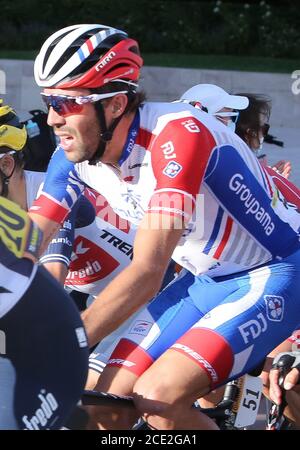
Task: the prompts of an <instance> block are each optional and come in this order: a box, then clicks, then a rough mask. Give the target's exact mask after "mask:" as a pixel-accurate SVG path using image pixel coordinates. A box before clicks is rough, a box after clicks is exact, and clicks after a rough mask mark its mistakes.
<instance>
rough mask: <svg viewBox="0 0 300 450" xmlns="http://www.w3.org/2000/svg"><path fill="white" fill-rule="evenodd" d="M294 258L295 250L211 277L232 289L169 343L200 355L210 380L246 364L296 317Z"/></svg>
mask: <svg viewBox="0 0 300 450" xmlns="http://www.w3.org/2000/svg"><path fill="white" fill-rule="evenodd" d="M299 262H300V252H297V254H294V255H292V256H291V257H288V258H286V259H285V260H284V261H281V262H278V263H270V264H269V265H265V266H263V267H260V268H258V269H254V270H250V271H248V272H244V273H243V274H236V275H235V276H232V277H222V278H220V279H218V280H216V281H217V283H218V284H219V285H222V286H223V287H224V288H225V289H229V291H230V287H231V286H232V287H233V288H234V290H233V292H232V293H231V294H229V295H228V296H227V297H226V299H225V300H224V301H223V302H222V303H221V304H219V305H217V306H215V307H214V308H213V309H212V310H210V311H209V312H208V313H207V314H206V315H205V316H204V317H203V318H201V319H200V320H199V321H198V323H196V324H195V325H194V326H193V327H192V329H191V330H189V331H188V332H187V333H186V334H185V335H184V336H182V337H181V338H180V339H179V340H178V342H177V343H176V344H175V345H173V346H172V348H173V349H175V350H178V351H181V352H185V353H186V354H187V350H186V349H192V350H193V351H194V352H195V355H201V358H203V359H204V360H205V364H206V365H207V370H210V371H211V379H212V385H213V386H216V385H219V384H223V383H224V382H226V381H228V380H230V379H233V378H237V377H238V376H240V375H242V374H244V373H246V372H248V371H250V370H252V369H253V368H254V367H255V366H256V365H257V364H258V363H260V362H261V361H262V359H263V358H264V357H265V356H266V355H267V354H268V353H269V352H270V351H271V350H272V349H273V348H274V347H276V346H277V345H278V344H279V343H280V342H282V341H283V340H284V339H286V338H287V337H288V336H289V335H290V334H291V332H292V331H293V330H294V329H295V327H296V326H297V324H298V322H299V316H300V306H299V301H298V300H299V298H298V296H299V288H300V271H299ZM207 342H210V343H211V345H209V346H208V345H207ZM188 356H189V357H192V353H191V352H190V353H189V355H188ZM198 363H199V364H200V365H202V366H203V363H202V364H201V363H200V362H199V361H198Z"/></svg>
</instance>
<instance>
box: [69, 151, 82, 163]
mask: <svg viewBox="0 0 300 450" xmlns="http://www.w3.org/2000/svg"><path fill="white" fill-rule="evenodd" d="M64 152H65V156H66V158H67V160H68V161H71V162H73V163H81V162H83V161H86V160H87V159H88V156H83V155H78V154H77V153H76V152H74V151H66V150H64Z"/></svg>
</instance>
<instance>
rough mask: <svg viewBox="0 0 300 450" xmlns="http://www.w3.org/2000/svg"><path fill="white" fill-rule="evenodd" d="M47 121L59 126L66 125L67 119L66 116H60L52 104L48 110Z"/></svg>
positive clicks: (51, 124)
mask: <svg viewBox="0 0 300 450" xmlns="http://www.w3.org/2000/svg"><path fill="white" fill-rule="evenodd" d="M47 123H48V125H49V126H50V127H54V126H55V127H59V126H62V125H65V123H66V121H65V118H64V117H63V116H60V115H59V114H58V113H57V112H56V111H55V110H54V109H53V108H52V106H51V107H50V108H49V111H48V119H47Z"/></svg>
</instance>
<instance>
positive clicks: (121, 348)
mask: <svg viewBox="0 0 300 450" xmlns="http://www.w3.org/2000/svg"><path fill="white" fill-rule="evenodd" d="M62 49H63V50H62ZM141 66H142V59H141V57H140V56H139V52H138V45H137V43H136V42H135V41H134V40H132V39H130V38H129V37H128V36H127V34H126V33H125V32H123V31H120V30H117V29H114V28H111V27H107V26H103V25H74V26H70V27H67V28H65V29H63V30H59V31H58V32H56V33H54V35H52V36H50V37H49V38H48V39H47V40H46V41H45V43H44V45H43V47H42V48H41V51H40V53H39V55H38V56H37V59H36V61H35V77H36V81H37V83H38V84H39V85H40V86H41V87H43V88H44V91H43V93H42V97H43V99H44V100H45V102H46V104H47V105H48V107H49V115H48V123H49V125H51V126H53V128H54V131H55V133H56V134H57V135H58V136H59V137H60V139H61V142H60V149H59V150H58V151H56V153H55V154H54V156H53V158H52V160H51V161H50V164H49V168H48V173H47V177H46V181H45V184H44V187H43V192H42V193H41V195H40V197H39V198H38V200H37V201H36V202H35V203H34V205H33V207H32V208H31V217H32V218H33V219H34V220H35V221H36V222H37V223H38V224H39V225H40V226H41V229H42V230H44V231H45V234H46V239H45V241H46V240H47V236H48V237H49V235H51V233H53V232H54V231H55V230H56V229H57V228H58V227H59V222H61V221H62V220H63V218H64V216H65V215H66V214H67V213H68V212H69V210H70V208H72V205H73V203H74V202H75V200H76V198H77V197H78V195H80V193H81V192H82V190H83V188H84V185H85V184H87V185H89V186H90V187H92V188H94V189H96V190H97V191H98V192H100V193H101V194H102V195H104V196H105V198H107V201H108V202H109V204H110V206H111V207H112V208H113V209H114V210H115V211H116V212H117V213H118V214H119V215H120V216H121V217H123V218H126V219H128V220H130V221H132V222H133V223H135V224H137V225H139V229H138V231H137V235H136V238H135V242H134V252H133V259H132V262H131V263H130V265H129V266H128V267H127V268H126V269H124V270H123V271H122V272H121V273H120V274H119V275H118V276H117V277H115V278H114V280H113V281H112V282H111V283H110V284H109V285H108V286H107V288H106V289H104V290H103V291H102V292H101V294H99V296H98V297H97V299H96V300H95V301H94V302H93V304H92V305H91V306H90V307H89V308H88V309H87V310H86V311H85V312H84V314H83V317H84V321H85V326H86V329H87V333H88V337H89V342H90V345H93V344H94V343H95V342H97V341H99V340H101V339H102V338H103V337H104V336H105V335H107V334H109V333H110V332H111V331H112V330H113V329H114V328H116V327H117V326H118V325H119V324H120V323H122V322H123V321H124V320H126V318H127V317H129V315H131V314H132V313H133V312H134V311H135V310H137V309H138V308H139V307H140V306H141V305H143V304H145V303H147V302H148V300H149V299H150V298H152V297H153V296H154V295H155V294H156V292H157V291H158V289H159V286H160V284H161V280H162V278H163V275H164V272H165V270H166V267H167V264H168V261H169V258H170V257H171V255H172V257H173V258H174V259H175V260H176V261H177V262H178V263H179V264H181V265H182V266H183V267H184V268H185V269H186V271H185V272H183V273H181V275H180V276H178V277H177V278H176V280H175V281H174V282H173V283H171V284H170V285H169V286H168V287H167V288H166V289H165V290H164V291H162V293H161V294H159V295H158V296H157V297H156V298H155V299H154V300H153V301H152V302H151V303H150V305H149V306H148V307H147V308H145V310H144V311H143V313H142V314H141V316H140V318H138V319H137V320H136V322H135V323H134V325H133V326H132V328H131V329H130V330H129V331H128V334H127V335H126V336H125V338H123V339H121V341H120V343H119V344H118V346H117V348H116V349H115V351H114V353H113V355H112V356H111V359H110V361H109V364H108V366H107V367H106V368H105V370H104V372H103V374H102V376H101V377H100V382H99V384H98V386H97V388H99V389H102V390H109V391H110V392H112V393H116V394H119V393H124V394H128V393H132V392H133V393H134V398H135V402H136V406H137V409H138V411H139V412H138V414H140V413H143V414H144V416H145V417H146V419H147V420H148V422H149V423H150V425H151V426H153V427H156V428H163V429H168V428H178V427H180V428H181V429H185V428H189V429H195V428H198V429H199V428H201V427H202V428H208V427H212V428H213V426H214V424H213V423H212V422H211V421H210V420H209V419H208V418H207V417H205V416H204V415H203V414H199V413H198V412H197V411H194V410H193V409H192V408H191V405H192V403H193V401H194V400H195V399H196V398H197V397H199V396H202V395H205V394H206V393H207V392H209V391H210V390H211V389H213V388H214V387H217V386H219V385H222V384H224V383H226V382H227V381H228V380H230V379H233V378H236V377H238V376H240V375H242V374H243V373H245V372H247V371H249V370H250V369H251V368H253V367H254V366H256V365H257V363H258V362H260V361H261V359H262V358H263V357H264V356H265V355H266V354H267V353H268V352H269V351H270V350H271V349H272V348H273V347H274V345H276V344H277V343H279V342H281V341H282V340H283V339H285V338H286V337H287V336H288V335H289V334H290V333H291V331H292V330H293V329H294V328H295V327H296V325H297V323H298V322H299V319H298V318H297V314H298V308H297V305H296V301H294V300H296V292H297V290H298V288H299V283H300V281H299V264H300V255H299V247H300V242H299V231H298V230H299V225H300V223H299V220H300V219H299V214H298V212H297V210H296V209H295V208H294V207H293V205H289V204H286V203H285V204H284V197H283V196H282V195H281V194H280V193H278V192H277V190H276V187H275V185H274V183H273V181H272V179H271V177H270V176H269V175H268V174H266V173H265V172H264V171H262V169H261V166H260V164H259V163H258V161H257V159H256V158H255V156H254V155H253V153H252V152H250V151H249V149H248V147H247V145H246V144H245V143H244V142H243V141H242V140H241V139H239V137H238V136H236V135H235V134H234V133H232V132H231V131H230V130H228V128H227V127H225V126H224V125H223V124H222V123H220V122H219V121H216V120H214V119H213V118H212V117H211V116H209V115H208V114H206V113H204V112H202V111H200V110H197V109H195V108H194V107H192V106H190V105H186V104H180V103H177V104H175V103H170V104H168V103H144V102H143V103H142V104H141V101H143V97H142V96H141V94H140V93H137V92H136V87H137V86H136V85H137V81H138V77H139V71H140V68H141ZM228 161H230V164H228ZM195 167H197V168H198V170H197V171H195ZM198 194H202V195H201V196H199V195H198ZM201 199H204V203H205V208H201V205H202V200H201ZM272 200H273V201H272ZM194 203H196V207H195V208H194ZM49 206H50V207H51V208H50V209H49ZM202 225H203V226H202ZM279 236H280V239H279ZM279 276H280V281H279V280H278V278H279ZM212 277H214V279H212ZM100 311H101V312H100ZM283 315H284V321H283V320H282V319H283ZM253 323H254V324H255V326H256V328H255V329H254V328H253V327H252V326H251V325H252V324H253ZM237 329H238V330H239V332H238V333H237V332H236V330H237ZM207 342H209V343H210V345H209V346H208V345H207ZM154 361H155V362H154ZM120 414H121V413H120ZM121 415H122V414H121ZM121 419H122V420H123V419H124V420H125V421H126V417H123V416H122V417H120V420H116V421H115V423H114V426H116V427H121V426H122V421H121ZM104 420H105V419H103V418H102V419H101V421H102V426H106V425H105V423H104V422H103V421H104ZM123 425H124V424H123ZM126 425H127V426H128V424H126ZM109 426H110V427H112V426H113V424H112V423H110V424H109Z"/></svg>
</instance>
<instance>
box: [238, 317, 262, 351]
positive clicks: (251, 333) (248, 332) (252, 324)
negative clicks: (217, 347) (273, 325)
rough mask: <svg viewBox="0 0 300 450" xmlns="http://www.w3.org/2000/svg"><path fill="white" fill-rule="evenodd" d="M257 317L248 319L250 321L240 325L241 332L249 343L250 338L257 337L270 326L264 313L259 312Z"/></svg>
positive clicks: (246, 342)
mask: <svg viewBox="0 0 300 450" xmlns="http://www.w3.org/2000/svg"><path fill="white" fill-rule="evenodd" d="M256 318H257V320H256V319H252V320H248V322H246V323H244V324H243V325H240V326H239V332H240V333H241V335H242V338H243V340H244V342H245V344H248V343H249V341H250V340H253V339H256V338H257V337H258V336H260V334H261V333H263V332H264V331H266V329H267V328H268V325H267V322H266V319H265V318H264V316H263V314H262V313H259V314H257V316H256Z"/></svg>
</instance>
